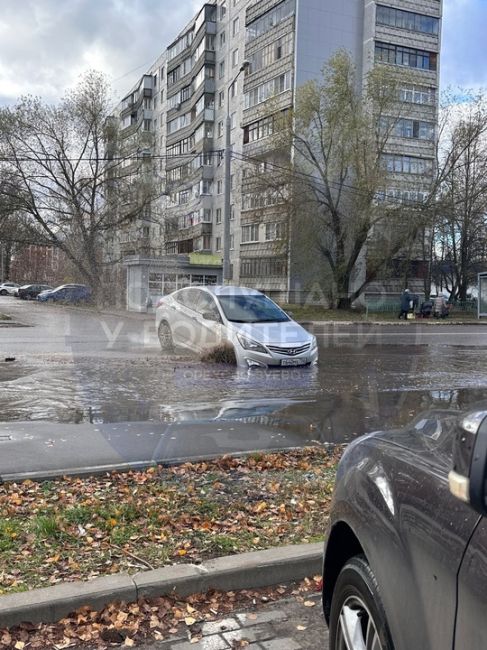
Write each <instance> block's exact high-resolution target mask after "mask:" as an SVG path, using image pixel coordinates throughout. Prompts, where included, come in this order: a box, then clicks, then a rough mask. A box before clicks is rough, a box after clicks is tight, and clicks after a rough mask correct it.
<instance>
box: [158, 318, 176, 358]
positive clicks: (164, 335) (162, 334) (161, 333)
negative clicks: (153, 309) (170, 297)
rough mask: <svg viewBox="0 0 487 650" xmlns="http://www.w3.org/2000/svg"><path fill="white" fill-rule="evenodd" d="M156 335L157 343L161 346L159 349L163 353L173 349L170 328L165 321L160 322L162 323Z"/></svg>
mask: <svg viewBox="0 0 487 650" xmlns="http://www.w3.org/2000/svg"><path fill="white" fill-rule="evenodd" d="M157 335H158V337H159V343H160V345H161V349H162V350H163V351H164V352H169V351H170V350H172V349H173V340H172V333H171V328H170V327H169V325H168V324H167V323H166V322H165V321H162V323H161V324H160V325H159V329H158V331H157Z"/></svg>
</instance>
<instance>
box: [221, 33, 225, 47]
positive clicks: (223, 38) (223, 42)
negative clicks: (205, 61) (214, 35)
mask: <svg viewBox="0 0 487 650" xmlns="http://www.w3.org/2000/svg"><path fill="white" fill-rule="evenodd" d="M224 45H225V32H221V33H220V47H223V46H224Z"/></svg>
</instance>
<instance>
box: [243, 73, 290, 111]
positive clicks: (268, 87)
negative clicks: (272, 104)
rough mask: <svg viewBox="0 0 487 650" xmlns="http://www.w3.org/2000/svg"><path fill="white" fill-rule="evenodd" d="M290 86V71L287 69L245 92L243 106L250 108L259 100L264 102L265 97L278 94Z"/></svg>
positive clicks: (258, 102)
mask: <svg viewBox="0 0 487 650" xmlns="http://www.w3.org/2000/svg"><path fill="white" fill-rule="evenodd" d="M290 88H291V71H290V70H288V71H287V72H284V73H283V74H281V75H279V76H278V77H275V78H274V79H271V80H270V81H267V82H266V83H264V84H262V85H260V86H257V88H253V89H252V90H250V91H249V92H247V93H245V108H251V107H252V106H256V105H257V104H260V103H261V102H265V100H266V99H269V97H272V96H273V95H278V94H279V93H282V92H284V91H286V90H289V89H290Z"/></svg>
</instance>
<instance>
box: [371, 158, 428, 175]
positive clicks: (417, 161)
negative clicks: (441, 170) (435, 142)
mask: <svg viewBox="0 0 487 650" xmlns="http://www.w3.org/2000/svg"><path fill="white" fill-rule="evenodd" d="M382 161H383V164H384V167H385V168H386V169H387V171H388V172H391V173H395V174H417V175H420V174H431V173H432V171H433V161H432V160H430V159H426V158H416V157H414V156H401V155H399V154H384V155H383V156H382Z"/></svg>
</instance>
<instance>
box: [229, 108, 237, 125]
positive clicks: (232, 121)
mask: <svg viewBox="0 0 487 650" xmlns="http://www.w3.org/2000/svg"><path fill="white" fill-rule="evenodd" d="M236 122H237V113H236V112H233V113H232V114H231V115H230V128H231V129H234V128H235V124H236Z"/></svg>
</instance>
